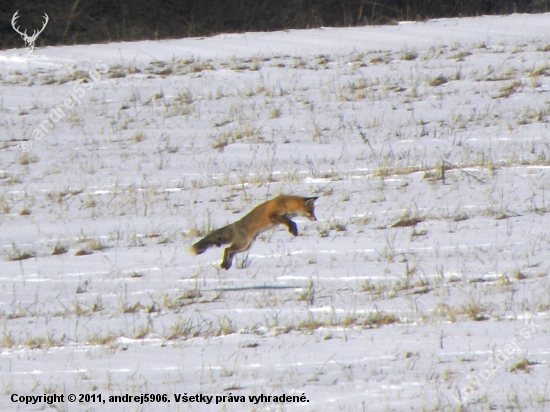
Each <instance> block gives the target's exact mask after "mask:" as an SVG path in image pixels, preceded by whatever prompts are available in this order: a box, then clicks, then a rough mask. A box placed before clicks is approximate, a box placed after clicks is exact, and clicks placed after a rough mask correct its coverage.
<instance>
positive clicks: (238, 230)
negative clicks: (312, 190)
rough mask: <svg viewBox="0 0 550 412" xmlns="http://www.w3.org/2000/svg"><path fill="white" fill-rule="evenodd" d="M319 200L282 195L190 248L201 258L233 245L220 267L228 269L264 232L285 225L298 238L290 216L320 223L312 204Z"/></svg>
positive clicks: (294, 224) (227, 251)
mask: <svg viewBox="0 0 550 412" xmlns="http://www.w3.org/2000/svg"><path fill="white" fill-rule="evenodd" d="M317 198H318V196H317V197H301V196H288V195H280V196H277V197H276V198H274V199H271V200H268V201H267V202H265V203H262V204H261V205H259V206H256V207H255V208H254V209H252V211H251V212H250V213H248V214H247V215H246V216H244V217H243V218H241V219H240V220H237V221H236V222H234V223H231V224H229V225H227V226H224V227H222V228H220V229H217V230H214V231H213V232H212V233H210V234H209V235H208V236H206V237H204V238H203V239H201V240H199V241H198V242H197V243H195V244H194V245H193V246H191V249H190V250H191V252H192V253H194V254H196V255H200V254H201V253H203V252H204V251H205V250H206V249H208V248H209V247H211V246H214V245H215V246H218V247H220V246H221V245H225V244H227V243H231V245H230V246H229V247H227V248H226V249H225V250H224V252H223V261H222V263H221V265H220V267H221V268H222V269H225V270H227V269H229V268H230V267H231V263H232V261H233V256H234V255H235V254H237V253H240V252H245V251H247V250H248V249H249V248H250V245H251V244H252V242H253V241H254V239H256V237H257V236H258V235H259V234H260V233H261V232H263V231H265V230H268V229H271V228H272V227H274V226H276V225H278V224H283V225H285V226H286V227H288V231H289V232H290V233H292V234H293V235H294V236H298V228H297V227H296V223H294V222H293V221H292V220H290V218H291V217H294V216H297V215H302V216H306V217H307V218H309V220H317V218H316V217H315V211H314V206H313V202H314V201H315V200H316V199H317Z"/></svg>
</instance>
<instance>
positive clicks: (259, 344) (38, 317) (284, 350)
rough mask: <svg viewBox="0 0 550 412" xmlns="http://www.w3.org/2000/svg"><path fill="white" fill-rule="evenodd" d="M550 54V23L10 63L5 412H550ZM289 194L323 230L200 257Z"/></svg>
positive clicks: (84, 53) (215, 43)
mask: <svg viewBox="0 0 550 412" xmlns="http://www.w3.org/2000/svg"><path fill="white" fill-rule="evenodd" d="M549 52H550V15H548V14H544V15H534V16H523V15H515V16H509V17H482V18H475V19H455V20H439V21H428V22H425V23H401V24H399V25H396V26H385V27H366V28H355V29H320V30H309V31H288V32H279V33H247V34H243V35H222V36H217V37H213V38H207V39H185V40H171V41H161V42H137V43H122V44H109V45H94V46H74V47H55V48H53V47H52V48H44V49H35V51H34V55H35V56H37V60H32V61H30V62H29V61H26V60H24V59H20V58H17V55H20V54H25V53H26V51H25V50H23V49H22V50H8V51H3V52H0V76H1V79H0V93H1V98H0V99H1V100H0V112H1V114H2V115H1V116H2V117H1V119H2V132H1V140H2V147H1V150H0V169H1V170H0V244H1V246H2V250H1V252H0V253H1V256H0V258H1V263H0V268H1V272H0V321H1V330H2V333H1V353H0V384H1V385H2V386H1V389H2V392H1V393H0V409H1V410H36V409H45V408H48V405H47V404H46V403H45V402H44V399H41V400H40V401H39V402H38V403H37V404H35V405H25V404H21V403H20V402H17V403H16V402H12V400H19V399H21V400H24V398H19V397H20V396H23V397H24V396H32V395H34V396H37V395H44V394H45V393H46V394H57V395H61V394H63V395H65V397H67V396H68V395H69V394H76V395H77V396H78V395H79V394H83V395H84V394H88V395H95V399H93V398H90V397H89V398H88V400H90V402H84V403H78V402H77V403H69V402H68V401H67V399H65V402H56V403H55V404H54V405H53V406H54V407H55V408H56V410H59V411H65V410H66V411H76V410H79V411H80V410H82V411H85V410H86V411H88V410H93V411H121V410H123V411H142V410H143V411H165V410H170V411H184V410H185V411H187V410H192V411H210V410H227V411H242V410H247V411H272V410H273V411H278V410H283V411H290V410H292V411H318V410H327V411H328V410H330V411H333V410H334V411H367V410H368V411H379V410H384V411H385V410H415V411H416V410H429V411H440V410H448V411H458V410H472V411H475V410H499V411H500V410H522V411H528V410H529V411H543V410H549V409H550V388H549V387H548V376H549V373H550V370H549V362H550V357H549V353H550V349H549V347H550V346H549V335H548V331H549V327H548V318H549V309H550V295H549V292H550V279H549V276H548V273H549V270H550V261H549V259H548V257H549V256H550V255H549V249H550V236H549V234H548V233H547V230H548V228H549V227H550V215H549V214H548V213H547V212H549V211H550V193H548V189H550V181H549V178H550V161H549V159H548V157H549V156H550V139H549V136H548V134H549V131H548V124H549V123H548V122H549V121H550V106H549V104H550V97H549V96H550V95H549V92H550V60H549V56H550V55H549ZM42 56H43V57H42ZM90 70H91V71H90ZM21 149H24V150H21ZM279 193H293V194H299V195H304V196H310V195H316V196H320V198H319V200H318V201H317V202H316V203H317V208H316V214H317V217H318V219H319V220H318V221H317V222H310V221H306V220H303V219H302V220H300V219H297V222H298V227H299V232H300V236H298V237H296V238H293V237H292V236H291V235H290V234H289V233H288V232H287V231H286V230H284V229H283V228H279V229H278V230H275V231H272V232H267V233H265V234H263V235H261V236H260V237H259V238H258V240H257V241H256V242H255V243H254V245H253V247H252V248H251V250H250V253H249V254H248V256H245V255H239V256H238V257H237V260H236V262H235V264H234V267H233V268H231V269H230V270H229V271H221V270H220V269H219V263H220V261H221V252H222V250H221V249H214V250H209V251H208V252H206V253H205V254H203V255H200V256H193V255H191V254H189V253H188V251H187V249H188V247H189V246H190V245H191V244H192V243H194V242H195V241H197V240H198V239H199V238H200V236H201V235H204V234H205V233H207V232H208V231H209V230H210V229H213V228H216V227H219V226H222V225H225V224H227V223H229V222H231V221H234V220H236V219H237V218H239V217H240V216H242V215H243V214H244V213H246V212H247V211H249V210H250V209H251V208H252V207H254V206H255V205H257V204H258V203H261V202H262V201H264V200H266V199H268V198H271V197H273V196H275V195H277V194H279ZM14 394H17V396H16V397H15V398H14V397H13V395H14ZM126 394H129V395H141V394H159V395H163V394H164V395H166V399H167V400H170V403H168V402H159V403H156V402H155V403H144V404H140V403H139V402H136V400H135V399H134V401H133V402H129V403H126V404H122V405H121V404H119V403H118V404H117V403H111V402H109V399H108V397H109V396H114V395H126ZM196 394H199V395H200V394H202V395H203V396H212V397H213V398H212V399H211V403H210V404H206V403H200V402H193V403H189V402H187V403H186V402H182V399H183V398H179V399H180V401H179V402H177V399H178V398H176V395H178V396H179V395H182V396H184V395H185V396H192V395H196ZM283 394H284V395H289V396H294V397H296V398H294V399H297V398H298V397H302V398H301V399H302V400H304V399H307V401H302V402H279V399H277V401H275V402H274V401H273V398H270V399H269V400H268V399H267V398H263V399H260V400H258V398H252V397H257V396H260V395H264V396H265V397H267V396H271V397H273V396H277V397H279V396H280V395H283ZM99 395H101V396H102V398H101V401H99ZM224 396H225V401H224V400H223V397H224ZM35 399H36V398H35ZM203 399H206V398H203ZM83 400H86V399H85V398H84V399H83ZM92 400H95V401H96V402H91V401H92ZM199 400H200V398H199ZM216 400H218V401H219V402H218V404H217V405H216ZM235 400H236V401H238V402H230V401H235ZM243 400H244V402H243ZM77 401H78V399H77ZM255 402H256V403H255Z"/></svg>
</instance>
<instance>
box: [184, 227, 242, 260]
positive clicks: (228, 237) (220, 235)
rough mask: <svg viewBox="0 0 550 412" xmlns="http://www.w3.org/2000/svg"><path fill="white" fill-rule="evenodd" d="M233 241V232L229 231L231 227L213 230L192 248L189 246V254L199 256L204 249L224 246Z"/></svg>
mask: <svg viewBox="0 0 550 412" xmlns="http://www.w3.org/2000/svg"><path fill="white" fill-rule="evenodd" d="M232 241H233V230H231V225H227V226H224V227H222V228H220V229H216V230H214V231H213V232H212V233H210V234H209V235H207V236H205V237H203V238H202V239H201V240H199V241H198V242H197V243H195V244H194V245H193V246H191V249H190V250H191V252H193V253H194V254H195V255H200V254H201V253H203V252H204V251H205V250H206V249H208V248H209V247H212V246H218V247H220V246H221V245H225V244H227V243H231V242H232Z"/></svg>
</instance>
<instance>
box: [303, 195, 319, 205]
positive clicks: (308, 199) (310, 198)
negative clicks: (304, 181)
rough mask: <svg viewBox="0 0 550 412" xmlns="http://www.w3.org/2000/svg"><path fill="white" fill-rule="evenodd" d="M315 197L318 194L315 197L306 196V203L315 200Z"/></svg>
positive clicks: (317, 197) (316, 197)
mask: <svg viewBox="0 0 550 412" xmlns="http://www.w3.org/2000/svg"><path fill="white" fill-rule="evenodd" d="M317 199H319V196H315V197H306V205H307V204H309V203H313V202H315V201H316V200H317Z"/></svg>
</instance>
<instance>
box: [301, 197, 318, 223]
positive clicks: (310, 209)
mask: <svg viewBox="0 0 550 412" xmlns="http://www.w3.org/2000/svg"><path fill="white" fill-rule="evenodd" d="M317 199H319V196H315V197H306V198H305V199H304V215H305V216H306V217H307V218H308V219H309V220H317V218H316V217H315V206H314V205H313V202H315V201H316V200H317Z"/></svg>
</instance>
